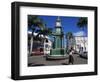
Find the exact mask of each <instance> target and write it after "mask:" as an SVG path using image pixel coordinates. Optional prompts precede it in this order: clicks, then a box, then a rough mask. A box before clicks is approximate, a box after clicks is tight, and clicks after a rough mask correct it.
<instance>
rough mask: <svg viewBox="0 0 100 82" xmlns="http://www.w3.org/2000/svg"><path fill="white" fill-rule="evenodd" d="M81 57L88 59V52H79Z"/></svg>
mask: <svg viewBox="0 0 100 82" xmlns="http://www.w3.org/2000/svg"><path fill="white" fill-rule="evenodd" d="M79 55H80V57H83V58H86V59H87V58H88V53H87V52H86V51H79Z"/></svg>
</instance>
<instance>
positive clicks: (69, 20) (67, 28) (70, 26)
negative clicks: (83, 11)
mask: <svg viewBox="0 0 100 82" xmlns="http://www.w3.org/2000/svg"><path fill="white" fill-rule="evenodd" d="M57 17H58V16H39V18H42V19H43V22H45V23H46V25H47V27H48V28H53V29H54V28H55V24H56V20H57ZM60 19H61V25H62V29H63V32H64V34H66V33H67V32H72V33H73V35H74V36H87V28H85V29H84V31H83V30H81V29H80V28H79V27H78V26H77V22H78V19H79V17H68V16H60Z"/></svg>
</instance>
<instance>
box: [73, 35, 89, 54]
mask: <svg viewBox="0 0 100 82" xmlns="http://www.w3.org/2000/svg"><path fill="white" fill-rule="evenodd" d="M74 40H75V45H74V49H75V50H76V51H77V52H79V51H80V50H82V51H83V52H87V51H88V37H85V36H75V37H74Z"/></svg>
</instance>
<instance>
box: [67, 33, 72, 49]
mask: <svg viewBox="0 0 100 82" xmlns="http://www.w3.org/2000/svg"><path fill="white" fill-rule="evenodd" d="M72 39H73V34H72V32H67V33H66V40H67V47H66V48H67V49H69V45H70V44H69V43H72Z"/></svg>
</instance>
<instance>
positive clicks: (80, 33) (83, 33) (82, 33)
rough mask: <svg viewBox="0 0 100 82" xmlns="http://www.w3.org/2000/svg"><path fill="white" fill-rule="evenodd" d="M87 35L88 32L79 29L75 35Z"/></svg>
mask: <svg viewBox="0 0 100 82" xmlns="http://www.w3.org/2000/svg"><path fill="white" fill-rule="evenodd" d="M85 35H86V34H85V32H83V31H78V32H76V33H74V36H85Z"/></svg>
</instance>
